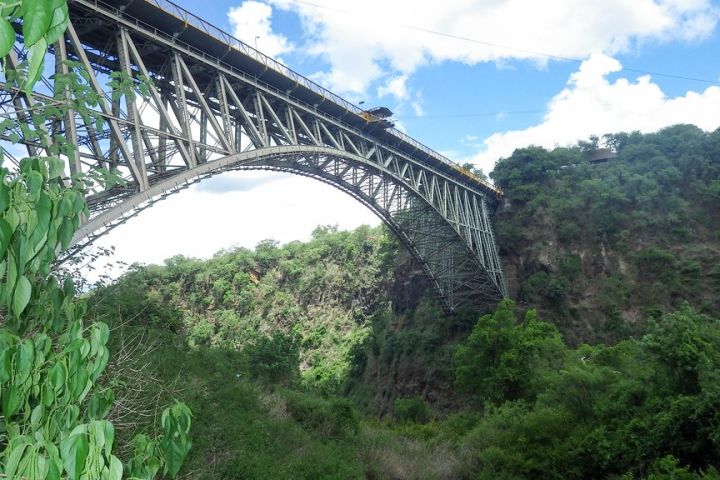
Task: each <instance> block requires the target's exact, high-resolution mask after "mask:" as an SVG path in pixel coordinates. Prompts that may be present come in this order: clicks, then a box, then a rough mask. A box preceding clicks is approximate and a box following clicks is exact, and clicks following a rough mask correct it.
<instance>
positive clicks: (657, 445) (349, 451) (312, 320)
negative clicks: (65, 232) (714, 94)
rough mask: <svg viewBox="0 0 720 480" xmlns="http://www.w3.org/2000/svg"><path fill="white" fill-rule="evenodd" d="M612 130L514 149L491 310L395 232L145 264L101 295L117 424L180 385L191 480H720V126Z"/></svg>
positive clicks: (98, 307)
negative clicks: (453, 285)
mask: <svg viewBox="0 0 720 480" xmlns="http://www.w3.org/2000/svg"><path fill="white" fill-rule="evenodd" d="M603 142H606V143H607V145H608V146H609V147H611V148H612V150H613V151H614V153H615V156H614V157H613V158H612V159H609V160H608V161H606V162H602V163H592V162H589V161H588V158H591V155H592V153H593V152H596V151H597V148H598V145H597V142H596V141H591V142H588V143H583V144H580V145H579V146H578V147H576V148H569V149H556V150H553V151H546V150H544V149H540V148H528V149H524V150H519V151H516V152H515V153H514V155H513V156H512V157H510V158H508V159H504V160H502V161H501V162H499V163H498V165H497V168H496V170H495V171H494V172H493V173H492V176H493V178H494V179H495V181H496V182H497V183H498V184H499V185H501V186H502V188H503V189H504V191H505V199H504V203H503V205H502V206H501V209H500V210H499V211H498V213H497V215H496V217H495V223H496V228H497V232H498V238H499V241H500V246H501V253H502V256H503V262H504V264H505V266H506V269H507V272H508V277H509V280H510V285H511V288H512V290H513V296H514V297H515V298H516V299H517V304H514V303H513V302H503V303H501V304H500V305H498V306H489V307H488V312H475V311H468V310H465V311H460V312H456V313H455V314H453V315H445V314H443V313H442V311H441V310H440V309H439V308H438V306H437V304H436V303H435V302H434V300H433V299H432V292H431V291H430V290H429V288H428V286H427V283H426V282H425V281H424V280H423V279H422V276H420V275H419V273H420V272H419V269H418V268H417V267H416V266H415V265H414V263H413V262H412V259H411V258H410V257H409V255H408V254H407V253H406V252H404V251H403V249H402V248H400V247H399V246H398V244H397V242H395V241H394V239H393V238H392V236H391V235H390V234H389V232H387V231H386V230H385V229H384V228H374V229H373V228H367V227H361V228H359V229H357V230H355V231H353V232H340V231H336V230H335V229H333V228H330V227H319V228H318V229H317V230H316V231H315V232H314V234H313V236H312V239H311V240H310V241H308V242H306V243H300V242H294V243H290V244H288V245H282V246H281V245H278V244H277V243H275V242H272V241H265V242H262V243H260V244H259V245H258V246H257V247H256V248H255V249H254V250H248V249H243V248H238V249H233V250H228V251H223V252H219V253H218V254H216V255H215V257H214V258H212V259H210V260H207V261H201V260H195V259H189V258H184V257H175V258H172V259H169V260H167V261H166V262H165V265H163V266H153V265H151V266H142V265H136V266H133V267H132V268H131V269H130V271H129V273H128V274H126V275H125V276H124V277H122V278H121V279H119V280H118V281H117V282H115V283H114V284H112V285H110V286H108V287H104V288H100V289H98V290H96V291H95V292H93V293H92V295H91V296H90V298H89V303H90V306H91V312H92V313H93V314H94V315H96V316H99V317H100V318H104V319H106V320H108V321H109V322H110V323H111V324H113V325H114V328H115V334H114V335H113V339H114V340H113V342H114V343H113V344H112V345H111V347H112V350H113V352H114V358H115V360H114V361H113V362H112V364H111V371H112V376H110V377H108V381H114V382H115V383H116V384H117V385H120V386H119V387H116V390H118V399H119V400H118V403H119V405H120V406H121V407H116V409H115V410H114V411H113V412H112V413H111V416H121V413H122V408H125V409H126V410H129V411H139V412H148V414H147V416H146V417H140V416H138V417H137V418H136V419H135V421H130V422H127V423H126V424H125V426H124V427H123V429H121V431H120V433H119V436H120V438H121V439H127V438H129V435H130V433H131V432H132V431H136V430H140V431H142V430H143V429H145V428H147V427H148V426H150V425H151V424H152V423H153V422H155V421H156V420H153V417H152V414H151V412H152V405H153V404H155V403H157V401H158V399H163V400H170V399H171V398H174V397H177V398H180V399H182V400H183V401H186V402H187V403H188V404H189V405H190V407H191V408H192V410H193V412H194V415H195V419H194V429H193V432H192V433H193V438H194V448H193V449H192V450H191V452H190V456H189V457H188V463H187V469H186V470H185V472H186V473H185V475H186V478H194V479H195V478H213V479H215V478H227V479H235V478H257V479H266V478H278V479H281V478H288V479H290V478H293V479H295V478H307V479H325V478H327V479H334V478H342V479H346V478H359V479H360V478H368V479H497V478H507V479H511V478H512V479H514V478H539V479H556V478H557V479H568V478H570V479H573V478H577V479H582V478H623V479H630V478H650V479H654V480H664V479H672V478H683V479H688V480H690V479H699V478H706V479H710V478H719V477H718V474H717V472H716V470H715V469H717V468H719V467H720V457H719V456H718V453H717V452H718V438H720V431H719V430H718V427H717V425H718V424H719V423H718V413H717V412H719V411H720V404H718V399H719V398H720V395H718V393H720V392H718V388H720V379H719V378H718V374H717V372H718V371H720V322H718V320H717V319H718V318H720V297H719V296H718V294H719V293H720V270H718V268H720V267H718V265H720V263H718V260H719V259H720V258H719V257H720V253H719V252H720V132H714V133H712V134H706V133H704V132H701V131H699V130H697V129H695V128H693V127H688V126H676V127H672V128H669V129H666V130H664V131H661V132H658V133H656V134H651V135H641V134H621V135H613V136H609V137H607V138H605V139H603ZM123 339H125V340H123ZM131 344H132V345H135V347H134V348H135V350H134V351H135V352H136V354H134V355H132V357H138V358H139V359H140V360H135V361H134V362H136V363H133V362H130V363H129V364H128V360H127V358H128V357H129V356H128V355H127V354H126V353H125V354H123V352H127V348H128V345H131ZM133 372H135V373H133ZM137 372H141V373H140V374H138V373H137ZM111 379H114V380H111ZM140 379H143V381H140ZM130 385H132V386H134V388H123V386H130Z"/></svg>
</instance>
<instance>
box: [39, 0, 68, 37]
mask: <svg viewBox="0 0 720 480" xmlns="http://www.w3.org/2000/svg"><path fill="white" fill-rule="evenodd" d="M67 24H68V7H67V3H65V2H62V4H61V5H60V6H59V7H57V8H55V10H53V16H52V20H50V28H49V29H48V31H47V33H46V34H45V40H47V43H48V44H49V45H52V44H53V43H55V42H57V41H58V39H60V37H62V34H63V33H65V29H66V28H67Z"/></svg>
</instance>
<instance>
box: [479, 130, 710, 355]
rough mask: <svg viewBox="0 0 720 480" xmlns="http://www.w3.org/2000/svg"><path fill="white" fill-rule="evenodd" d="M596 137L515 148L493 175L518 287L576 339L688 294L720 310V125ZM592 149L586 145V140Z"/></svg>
mask: <svg viewBox="0 0 720 480" xmlns="http://www.w3.org/2000/svg"><path fill="white" fill-rule="evenodd" d="M605 141H606V142H607V143H608V144H610V145H611V146H612V147H613V149H614V151H615V152H616V153H617V156H616V157H615V158H612V159H610V160H608V161H606V162H603V163H597V164H595V163H591V162H589V161H588V160H587V159H588V158H591V155H588V154H587V152H588V151H590V152H592V149H593V148H594V146H593V145H581V147H579V148H574V149H556V150H554V151H552V152H549V151H546V150H544V149H540V148H529V149H524V150H518V151H516V152H515V153H514V154H513V156H512V157H510V158H508V159H505V160H502V161H501V162H499V163H498V165H497V168H496V170H495V171H494V172H493V174H492V176H493V178H494V179H495V181H496V182H497V183H498V184H499V185H500V186H501V187H502V188H503V189H504V190H505V192H506V198H505V200H504V202H503V204H502V205H501V207H500V209H499V211H498V212H497V214H496V216H495V225H496V230H497V232H498V241H499V243H500V250H501V255H502V257H503V262H504V265H505V269H506V274H507V276H508V284H509V286H510V288H511V292H512V296H513V297H514V298H517V299H518V300H519V301H520V302H521V303H522V304H525V305H527V306H532V307H537V308H538V309H539V310H540V311H541V312H542V314H543V315H544V318H546V319H548V320H552V321H554V322H555V323H556V324H558V326H559V327H560V328H561V330H562V331H563V333H564V334H565V336H566V338H567V339H568V340H570V341H571V342H573V343H578V342H582V341H591V342H592V341H609V342H613V341H616V340H617V339H619V338H623V337H625V336H627V335H628V334H632V333H636V332H637V333H639V332H640V331H642V329H643V324H644V322H645V321H646V320H647V319H649V318H653V317H656V316H657V315H658V314H659V312H661V311H668V310H671V309H673V308H676V307H678V306H679V305H681V304H682V303H684V302H688V303H690V304H692V305H694V306H695V307H697V308H698V309H700V310H701V311H703V312H705V313H709V314H717V313H718V312H719V311H720V295H719V294H720V267H718V264H719V263H720V262H719V260H720V132H714V133H712V134H707V133H704V132H702V131H700V130H698V129H697V128H695V127H690V126H676V127H671V128H669V129H666V130H663V131H661V132H658V133H656V134H651V135H641V134H637V133H636V134H630V135H627V134H621V135H614V136H608V137H606V138H605ZM583 149H584V150H585V151H583Z"/></svg>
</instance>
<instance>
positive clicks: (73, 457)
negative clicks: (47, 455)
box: [60, 433, 89, 480]
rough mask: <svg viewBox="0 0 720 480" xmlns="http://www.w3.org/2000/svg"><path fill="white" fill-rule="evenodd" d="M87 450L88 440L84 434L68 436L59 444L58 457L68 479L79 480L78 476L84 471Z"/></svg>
mask: <svg viewBox="0 0 720 480" xmlns="http://www.w3.org/2000/svg"><path fill="white" fill-rule="evenodd" d="M88 450H89V446H88V440H87V437H86V435H85V434H84V433H76V434H74V435H70V436H69V437H67V438H66V439H65V440H63V441H62V442H61V443H60V455H61V456H62V460H63V465H64V466H65V471H66V472H67V474H68V478H70V479H72V480H78V479H79V478H80V474H81V473H82V471H83V470H84V469H85V461H86V460H87V455H88Z"/></svg>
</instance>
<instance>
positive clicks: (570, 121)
mask: <svg viewBox="0 0 720 480" xmlns="http://www.w3.org/2000/svg"><path fill="white" fill-rule="evenodd" d="M621 69H622V66H621V64H620V62H618V61H617V60H616V59H614V58H612V57H609V56H607V55H602V54H596V55H592V56H591V57H590V58H589V59H588V60H586V61H584V62H583V63H582V64H581V65H580V68H579V69H578V70H577V71H576V72H575V73H573V74H572V75H571V76H570V79H569V80H568V82H567V85H566V86H565V88H564V89H563V90H562V91H561V92H560V93H558V94H557V95H555V96H554V97H553V98H552V100H550V102H549V103H548V105H547V113H546V114H545V116H544V118H543V120H542V122H541V123H539V124H538V125H534V126H532V127H529V128H526V129H523V130H512V131H508V132H503V133H495V134H493V135H491V136H490V137H488V138H487V139H485V140H484V142H483V143H484V149H483V151H482V152H481V153H479V154H478V155H476V156H474V157H472V158H471V159H469V160H470V161H472V162H473V163H475V164H477V165H478V166H479V167H481V168H483V170H485V171H490V170H492V167H493V165H494V164H495V161H496V160H497V159H499V158H502V157H507V156H509V155H511V154H512V152H513V150H515V149H516V148H520V147H525V146H528V145H539V146H544V147H547V148H552V147H554V146H556V145H560V146H562V145H570V144H573V143H575V142H577V141H578V140H584V139H587V138H588V137H589V136H591V135H603V134H605V133H613V132H620V131H634V130H639V131H641V132H650V131H655V130H658V129H660V128H663V127H666V126H669V125H673V124H676V123H691V124H694V125H697V126H698V127H700V128H702V129H704V130H714V129H716V128H718V127H720V87H717V86H712V87H709V88H707V89H706V90H704V91H702V92H694V91H688V92H687V93H685V94H684V95H682V96H677V97H668V96H667V95H666V94H665V93H664V92H663V91H662V89H661V88H660V86H658V85H657V84H656V83H653V81H652V78H651V77H650V76H649V75H646V76H642V77H639V78H638V79H637V80H636V81H631V80H628V79H626V78H618V79H617V80H615V81H610V80H608V78H607V77H608V75H609V74H611V73H613V72H618V71H620V70H621Z"/></svg>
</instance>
